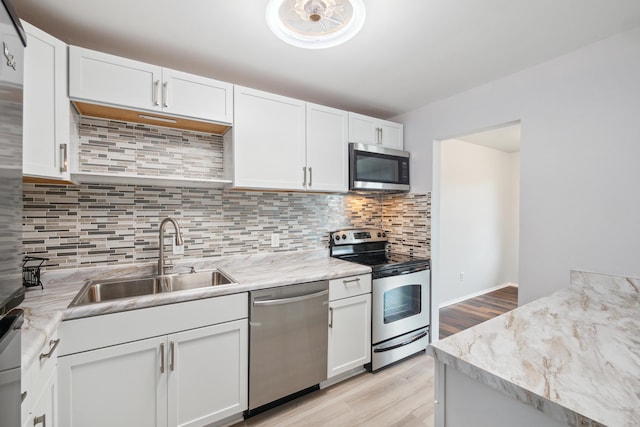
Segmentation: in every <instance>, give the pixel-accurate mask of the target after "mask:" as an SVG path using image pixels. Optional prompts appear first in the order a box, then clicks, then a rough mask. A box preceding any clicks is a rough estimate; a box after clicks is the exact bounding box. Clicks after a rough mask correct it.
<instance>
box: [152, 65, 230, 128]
mask: <svg viewBox="0 0 640 427" xmlns="http://www.w3.org/2000/svg"><path fill="white" fill-rule="evenodd" d="M162 110H163V111H164V112H165V113H168V114H173V115H179V116H185V117H190V118H195V119H201V120H208V121H213V122H222V123H229V124H231V123H232V122H233V85H232V84H231V83H225V82H220V81H217V80H213V79H208V78H205V77H201V76H195V75H193V74H188V73H183V72H181V71H175V70H170V69H168V68H163V69H162Z"/></svg>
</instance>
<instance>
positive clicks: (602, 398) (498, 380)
mask: <svg viewBox="0 0 640 427" xmlns="http://www.w3.org/2000/svg"><path fill="white" fill-rule="evenodd" d="M427 351H428V352H429V353H431V354H432V356H434V357H435V358H436V359H437V360H438V361H440V362H442V363H444V364H446V365H448V366H450V367H452V368H453V369H456V370H458V371H460V372H461V373H464V374H466V375H468V376H470V377H472V378H474V379H475V380H477V381H479V382H480V383H482V384H485V385H487V386H489V387H492V388H494V389H496V390H498V391H500V392H502V393H504V394H506V395H508V396H511V397H513V398H515V399H517V400H519V401H521V402H524V403H526V404H529V405H531V406H533V407H535V408H537V409H538V410H540V411H542V412H543V413H546V414H547V415H548V416H550V417H551V418H554V419H556V420H558V421H560V422H564V423H566V424H567V425H571V426H612V427H613V426H637V425H640V279H634V278H627V277H618V276H609V275H604V274H594V273H585V272H577V271H573V272H571V284H570V286H569V287H568V288H566V289H563V290H561V291H558V292H556V293H554V294H552V295H550V296H548V297H545V298H541V299H539V300H536V301H533V302H531V303H529V304H526V305H523V306H521V307H519V308H517V309H515V310H513V311H511V312H509V313H506V314H503V315H502V316H499V317H496V318H494V319H492V320H489V321H487V322H484V323H482V324H480V325H477V326H475V327H473V328H470V329H467V330H465V331H462V332H460V333H458V334H455V335H452V336H450V337H448V338H446V339H443V340H441V341H438V342H436V343H434V344H432V345H430V346H429V348H428V350H427Z"/></svg>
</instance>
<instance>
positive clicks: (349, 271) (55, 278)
mask: <svg viewBox="0 0 640 427" xmlns="http://www.w3.org/2000/svg"><path fill="white" fill-rule="evenodd" d="M191 267H194V268H195V270H196V271H200V270H207V269H212V268H217V269H220V270H222V271H223V272H225V273H227V274H228V275H229V276H231V278H232V279H234V280H235V281H236V282H237V283H236V284H230V285H220V286H208V287H205V288H199V289H192V290H186V291H176V292H167V293H160V294H154V295H145V296H141V297H135V298H127V299H119V300H113V301H105V302H102V303H95V304H88V305H84V306H77V307H69V303H71V300H73V298H74V297H75V296H76V294H77V293H78V291H80V289H81V288H82V286H83V285H84V284H85V283H86V282H87V281H89V280H95V279H101V280H104V279H108V278H117V277H142V276H150V275H153V274H154V272H155V268H156V263H155V262H151V263H144V264H130V265H116V266H106V267H87V268H78V269H64V270H53V271H50V272H45V273H43V274H42V282H43V285H44V289H42V290H41V289H39V288H34V289H29V290H28V291H27V295H26V297H25V300H24V302H23V303H22V304H21V308H22V309H24V311H25V323H24V326H23V332H22V366H23V367H28V366H30V365H31V363H33V361H34V360H35V359H36V358H37V356H38V355H39V354H40V352H42V349H43V348H44V346H45V343H47V342H48V341H49V340H50V339H51V338H52V337H53V336H55V333H56V331H57V329H58V325H59V324H60V322H62V321H63V320H70V319H78V318H82V317H88V316H96V315H101V314H108V313H116V312H120V311H126V310H135V309H140V308H146V307H153V306H158V305H165V304H174V303H179V302H184V301H191V300H195V299H200V298H211V297H216V296H221V295H229V294H235V293H241V292H247V291H252V290H256V289H264V288H271V287H275V286H287V285H293V284H297V283H305V282H312V281H316V280H327V279H335V278H339V277H347V276H354V275H359V274H367V273H370V272H371V268H370V267H367V266H364V265H360V264H355V263H352V262H347V261H341V260H339V259H336V258H331V257H330V256H329V255H328V251H327V250H314V251H298V252H282V253H273V254H253V255H235V256H226V257H217V258H202V259H197V260H184V261H182V262H180V263H176V265H175V267H174V271H173V272H177V273H181V272H185V273H186V272H189V270H190V268H191ZM170 273H171V272H170Z"/></svg>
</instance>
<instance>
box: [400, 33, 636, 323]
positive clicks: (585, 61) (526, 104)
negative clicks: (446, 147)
mask: <svg viewBox="0 0 640 427" xmlns="http://www.w3.org/2000/svg"><path fill="white" fill-rule="evenodd" d="M470 72H471V71H470ZM393 120H396V121H400V122H402V123H404V124H405V147H406V149H408V150H409V151H411V152H412V153H414V156H413V159H414V160H415V162H416V163H415V164H416V165H421V166H418V167H416V166H413V167H412V176H411V179H412V189H413V191H416V192H428V191H430V190H431V189H432V176H434V177H437V176H438V175H437V174H438V173H439V171H438V168H439V162H440V158H439V143H434V141H441V140H445V139H448V138H451V137H455V136H459V135H464V134H467V133H472V132H475V131H478V130H482V129H484V128H488V127H492V126H496V125H498V124H501V123H507V122H513V121H516V120H521V124H522V133H521V152H520V155H521V159H520V160H521V163H520V168H521V173H520V179H521V187H520V279H519V283H520V303H521V304H522V303H526V302H529V301H531V300H533V299H536V298H539V297H542V296H544V295H547V294H549V293H551V292H553V291H555V290H557V289H559V288H562V287H565V286H566V285H568V283H569V270H570V269H582V270H587V271H595V272H605V273H616V274H622V275H629V276H640V245H639V244H638V239H639V238H640V219H639V218H640V215H639V213H640V166H639V162H640V28H637V29H635V30H633V31H630V32H627V33H623V34H620V35H617V36H614V37H611V38H609V39H606V40H603V41H600V42H597V43H595V44H592V45H590V46H587V47H585V48H583V49H580V50H577V51H575V52H573V53H570V54H567V55H564V56H561V57H559V58H556V59H555V60H552V61H550V62H547V63H544V64H541V65H539V66H536V67H533V68H530V69H527V70H524V71H522V72H519V73H517V74H514V75H511V76H509V77H506V78H503V79H500V80H497V81H494V82H491V83H489V84H487V85H484V86H480V87H477V88H475V89H472V90H469V91H467V92H464V93H461V94H459V95H456V96H453V97H451V98H448V99H445V100H443V101H439V102H435V103H432V104H429V105H426V106H424V107H422V108H420V109H417V110H414V111H411V112H409V113H406V114H404V115H401V116H398V117H395V118H394V119H393ZM432 173H433V175H432ZM436 179H437V178H436ZM436 184H437V183H436ZM436 187H437V186H433V190H434V191H433V194H432V197H433V200H432V205H433V223H432V226H433V227H434V230H433V248H432V253H433V258H434V259H433V260H434V271H433V272H432V274H433V281H434V284H435V285H434V291H433V293H434V295H433V297H434V303H435V304H437V303H438V301H441V300H440V295H439V290H438V283H439V280H440V279H439V277H438V275H439V272H438V271H437V263H438V256H439V254H438V250H439V249H438V245H439V240H438V239H439V236H438V231H437V227H438V224H437V222H438V220H439V218H438V215H439V213H438V209H439V207H438V203H439V201H438V197H439V194H437V191H436ZM436 307H437V305H436ZM434 323H435V322H434ZM435 327H437V325H435V324H434V328H435Z"/></svg>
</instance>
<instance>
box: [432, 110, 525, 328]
mask: <svg viewBox="0 0 640 427" xmlns="http://www.w3.org/2000/svg"><path fill="white" fill-rule="evenodd" d="M520 131H521V126H520V122H511V123H506V124H503V125H500V126H496V127H492V128H491V129H486V130H482V131H479V132H474V133H472V134H466V135H462V136H458V137H455V138H450V139H446V140H442V141H439V142H438V143H436V146H437V148H436V151H437V155H436V152H434V159H435V161H434V166H435V167H434V200H433V201H432V203H433V210H434V212H433V219H434V222H433V224H432V226H433V227H434V230H432V231H433V236H432V238H433V240H432V246H433V247H432V251H433V254H432V269H433V275H434V281H433V282H434V286H436V287H437V290H436V292H434V294H435V300H436V301H437V304H434V306H433V307H432V308H433V310H434V313H439V310H440V309H442V308H443V307H447V306H450V305H452V304H459V303H461V302H462V301H465V300H469V299H472V298H474V297H478V296H480V295H484V294H487V293H489V292H492V291H496V290H498V289H501V288H504V287H507V286H517V284H518V276H519V265H518V261H519V260H518V258H519V249H518V248H519V232H518V229H519V204H520V203H519V201H520ZM487 309H488V310H490V307H488V308H487ZM497 314H499V313H497ZM497 314H496V315H497ZM439 320H440V321H441V320H442V319H439ZM434 323H435V322H434ZM439 323H440V322H438V327H439ZM434 326H435V325H434ZM434 335H435V333H434Z"/></svg>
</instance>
